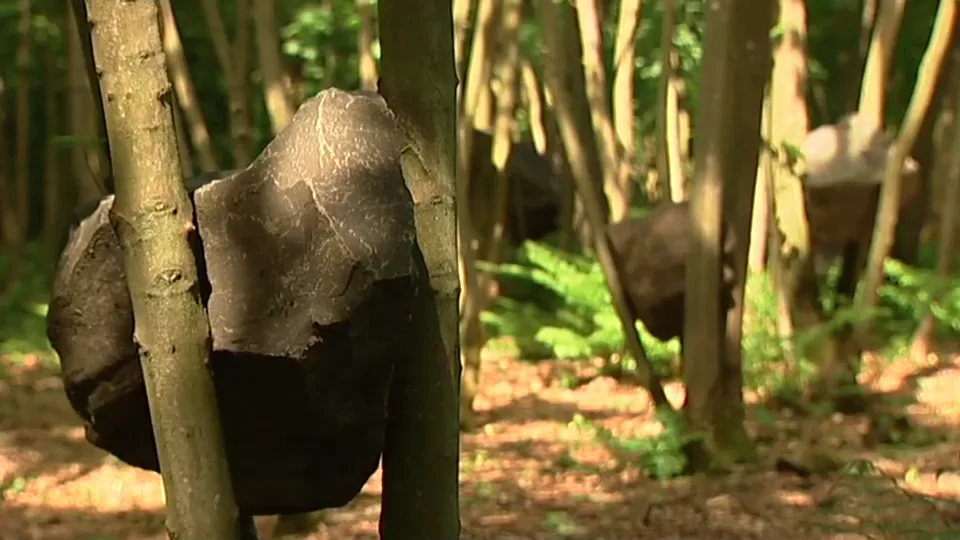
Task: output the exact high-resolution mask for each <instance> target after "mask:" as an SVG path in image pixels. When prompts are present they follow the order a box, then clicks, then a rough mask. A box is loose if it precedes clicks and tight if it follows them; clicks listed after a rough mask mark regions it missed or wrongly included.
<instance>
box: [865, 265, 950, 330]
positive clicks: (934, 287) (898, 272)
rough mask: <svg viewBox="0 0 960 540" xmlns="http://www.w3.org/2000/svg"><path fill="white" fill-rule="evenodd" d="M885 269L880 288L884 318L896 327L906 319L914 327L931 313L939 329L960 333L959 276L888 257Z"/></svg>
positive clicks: (907, 323) (911, 327) (909, 325)
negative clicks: (947, 274)
mask: <svg viewBox="0 0 960 540" xmlns="http://www.w3.org/2000/svg"><path fill="white" fill-rule="evenodd" d="M884 272H885V274H886V278H887V279H886V281H885V283H884V284H883V285H882V286H881V287H880V291H879V292H880V302H881V305H882V306H883V307H885V308H886V310H885V311H884V322H886V323H888V324H889V325H891V326H892V327H893V328H896V327H897V325H898V324H899V325H902V324H904V323H906V325H907V326H908V327H909V329H910V330H911V331H912V329H913V328H914V327H915V326H916V324H917V323H919V321H920V320H922V319H923V317H925V316H926V315H927V314H928V313H929V314H931V315H932V316H933V319H934V321H935V323H936V325H935V327H936V328H937V330H938V331H939V332H942V333H945V334H947V335H953V336H956V335H957V334H958V333H960V278H958V277H957V276H955V275H950V276H946V277H943V276H938V275H937V274H936V272H934V271H933V270H930V269H926V268H916V267H911V266H908V265H905V264H903V263H901V262H899V261H894V260H890V261H887V263H886V264H885V265H884Z"/></svg>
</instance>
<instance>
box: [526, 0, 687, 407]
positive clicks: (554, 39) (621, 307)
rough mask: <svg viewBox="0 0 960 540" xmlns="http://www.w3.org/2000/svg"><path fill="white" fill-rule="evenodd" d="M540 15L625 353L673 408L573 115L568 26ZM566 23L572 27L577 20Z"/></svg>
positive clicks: (545, 7) (554, 13) (585, 138)
mask: <svg viewBox="0 0 960 540" xmlns="http://www.w3.org/2000/svg"><path fill="white" fill-rule="evenodd" d="M540 10H541V16H542V20H543V29H544V41H545V42H546V52H547V54H546V55H545V66H546V68H545V76H544V78H545V80H546V81H547V84H548V85H549V87H550V88H551V92H552V94H553V99H555V100H556V107H555V110H556V111H557V112H556V117H557V124H558V126H559V131H560V140H561V142H562V143H563V146H564V148H565V149H566V153H567V157H568V159H569V162H570V167H571V170H572V173H573V178H574V181H575V182H576V186H577V192H578V194H579V195H580V197H581V199H582V201H583V206H584V210H585V213H586V216H587V219H588V220H589V229H590V231H591V235H592V236H591V237H590V240H592V242H591V243H592V247H593V248H594V250H595V251H596V254H597V258H598V260H599V262H600V267H601V269H602V270H603V274H604V278H605V280H606V283H607V287H608V288H609V289H610V295H611V297H612V298H613V304H614V308H615V309H616V311H617V315H618V316H619V318H620V322H621V325H622V327H623V335H624V340H625V342H626V346H627V350H628V351H629V352H630V354H631V355H633V357H634V358H635V359H636V361H637V366H638V372H639V375H640V378H641V380H642V382H643V385H644V387H645V388H646V389H647V390H648V391H649V392H650V394H651V397H652V398H653V401H654V404H655V405H656V406H657V407H663V406H669V402H667V399H666V395H665V394H664V392H663V386H662V385H661V384H660V380H659V378H658V377H657V375H656V373H655V372H654V371H653V368H652V367H651V366H650V363H649V361H648V360H647V356H646V353H645V352H644V350H643V345H642V344H641V343H640V336H639V335H638V334H637V329H636V326H634V321H636V314H635V313H634V312H633V308H632V307H631V306H630V304H629V302H628V301H627V298H626V295H625V294H624V289H623V285H622V282H621V280H620V275H619V272H618V270H617V268H616V265H615V263H614V260H613V254H612V252H611V249H610V243H609V240H608V239H607V235H606V233H605V229H604V228H605V226H606V218H607V212H605V211H604V208H603V204H602V203H601V196H600V195H599V194H598V193H597V191H598V190H596V186H597V185H599V182H598V179H599V178H600V177H601V166H600V160H599V157H598V156H597V152H596V145H593V144H591V137H590V136H589V133H590V127H589V126H590V123H589V118H583V117H584V116H585V115H584V114H583V113H581V114H580V115H579V118H578V117H577V116H575V115H577V113H576V112H575V109H574V107H575V106H576V105H575V103H574V100H576V99H577V94H576V93H575V92H574V91H571V79H572V78H574V77H576V78H581V77H580V75H579V74H573V75H571V74H570V73H569V72H567V71H566V69H567V64H566V62H565V61H564V60H563V58H561V56H562V55H564V54H565V51H564V49H565V47H564V45H563V43H564V39H565V38H566V36H565V34H567V32H565V31H564V30H568V29H569V27H566V28H565V26H564V20H563V18H562V14H561V12H560V11H559V10H560V7H559V6H557V5H554V4H553V3H552V2H544V3H543V4H541V5H540ZM566 22H567V23H568V24H570V25H571V26H572V22H573V21H566ZM567 35H568V34H567ZM574 71H579V70H574ZM574 88H575V86H574ZM578 120H579V122H578ZM584 120H586V121H584ZM584 124H586V130H582V129H579V128H580V127H581V126H584Z"/></svg>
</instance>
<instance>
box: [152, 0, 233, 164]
mask: <svg viewBox="0 0 960 540" xmlns="http://www.w3.org/2000/svg"><path fill="white" fill-rule="evenodd" d="M157 5H158V6H159V7H160V14H161V17H162V19H163V25H162V26H161V28H162V29H163V52H164V53H165V54H166V55H167V64H168V65H169V67H170V80H171V81H173V89H174V91H176V93H177V105H178V106H179V108H180V111H181V112H182V113H183V116H184V119H185V121H186V123H187V126H186V128H185V130H184V131H186V132H188V133H189V135H190V142H191V143H193V148H194V150H196V152H197V160H198V161H199V163H200V170H201V171H202V172H210V171H216V170H219V169H220V167H219V166H218V165H217V158H216V157H215V156H214V154H213V146H212V144H211V142H210V132H209V131H207V122H206V120H204V119H203V111H202V110H201V109H200V101H199V100H198V99H197V93H196V91H195V90H194V88H193V81H192V80H191V78H190V70H189V69H188V68H187V58H186V56H185V55H184V54H183V43H181V42H180V32H179V31H178V30H177V20H176V17H174V13H173V7H172V6H171V5H170V0H158V2H157Z"/></svg>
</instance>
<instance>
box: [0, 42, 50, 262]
mask: <svg viewBox="0 0 960 540" xmlns="http://www.w3.org/2000/svg"><path fill="white" fill-rule="evenodd" d="M43 53H44V54H43V75H44V82H45V83H46V84H45V85H44V86H45V88H44V105H43V108H44V113H45V115H46V129H44V138H45V139H46V140H47V141H48V142H47V146H46V149H45V153H46V155H45V156H44V165H45V171H44V175H43V177H44V185H43V244H44V248H45V249H44V251H45V254H46V256H47V261H45V262H46V263H47V264H50V265H51V266H50V269H51V270H53V265H56V261H57V258H58V257H59V255H60V253H59V248H60V239H61V237H62V236H63V232H64V231H65V227H64V226H63V225H64V221H63V210H62V208H61V206H62V205H63V202H64V199H65V197H64V192H65V191H66V190H64V189H63V187H62V185H61V184H62V182H63V180H62V179H61V169H60V167H61V163H62V162H61V159H60V152H59V151H58V150H57V147H55V146H54V145H53V144H52V142H51V141H53V140H54V139H55V138H56V137H58V136H59V135H60V116H61V115H62V114H63V108H62V107H61V106H60V104H61V103H60V101H59V100H58V99H57V98H58V95H57V88H58V87H59V84H58V83H59V81H60V74H59V73H58V72H57V57H56V53H55V51H54V50H53V48H52V47H51V46H50V45H49V44H48V45H47V47H45V48H44V51H43ZM0 189H2V188H0Z"/></svg>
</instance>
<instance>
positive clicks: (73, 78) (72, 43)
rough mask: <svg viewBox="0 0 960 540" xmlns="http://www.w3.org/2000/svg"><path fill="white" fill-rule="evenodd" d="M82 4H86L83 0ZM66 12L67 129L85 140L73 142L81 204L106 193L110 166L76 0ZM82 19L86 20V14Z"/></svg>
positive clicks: (68, 1)
mask: <svg viewBox="0 0 960 540" xmlns="http://www.w3.org/2000/svg"><path fill="white" fill-rule="evenodd" d="M80 5H81V7H82V6H83V2H82V0H81V2H80ZM66 12H67V17H66V24H65V27H66V35H65V42H66V43H65V47H66V49H67V81H68V87H67V109H68V114H67V132H68V133H69V134H70V135H71V136H72V137H73V138H75V139H78V140H82V141H83V142H82V143H76V144H72V145H70V175H71V176H72V177H73V178H74V181H75V182H76V187H77V203H76V204H77V206H79V207H82V206H84V205H87V204H90V203H92V202H93V201H95V200H97V199H99V198H100V197H101V196H103V195H106V189H105V187H104V186H105V183H104V180H103V179H104V178H106V176H107V174H108V173H107V172H106V171H104V169H105V168H108V167H109V166H110V165H109V163H107V158H106V155H105V154H104V152H103V146H104V145H103V144H101V143H100V141H99V139H98V133H97V125H99V122H100V121H99V120H95V119H94V118H93V115H94V114H95V111H98V110H99V109H100V107H99V106H98V105H95V104H98V103H100V97H99V95H98V96H97V97H96V100H95V99H94V95H93V91H92V90H91V88H90V80H89V79H88V78H87V74H86V70H85V62H84V57H83V45H82V44H81V41H80V40H81V38H80V31H79V29H78V28H77V17H76V16H73V15H72V12H73V0H66ZM83 20H86V15H84V16H83ZM88 42H89V39H88ZM98 94H99V90H98Z"/></svg>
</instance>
